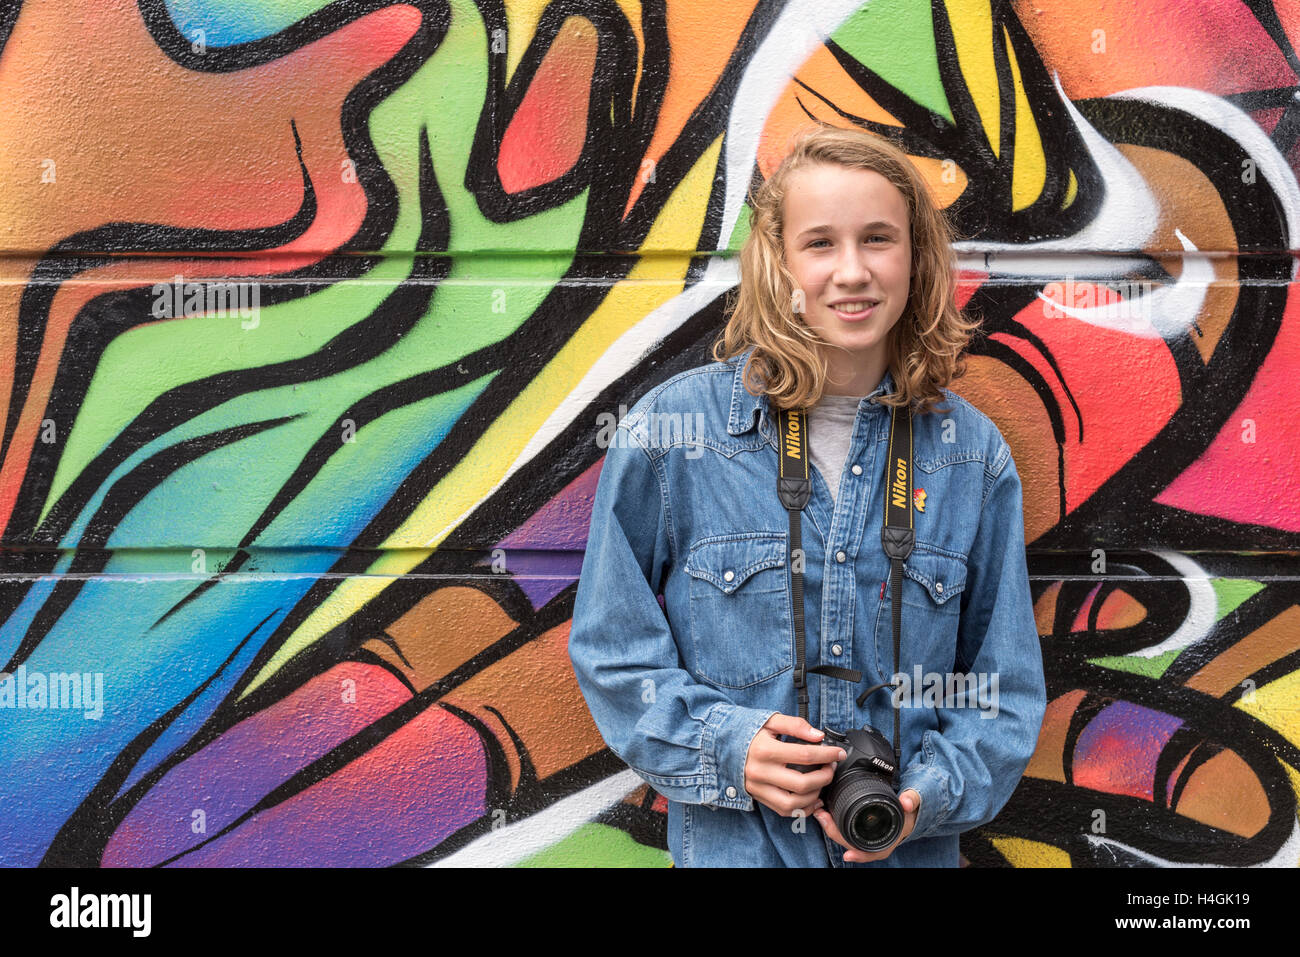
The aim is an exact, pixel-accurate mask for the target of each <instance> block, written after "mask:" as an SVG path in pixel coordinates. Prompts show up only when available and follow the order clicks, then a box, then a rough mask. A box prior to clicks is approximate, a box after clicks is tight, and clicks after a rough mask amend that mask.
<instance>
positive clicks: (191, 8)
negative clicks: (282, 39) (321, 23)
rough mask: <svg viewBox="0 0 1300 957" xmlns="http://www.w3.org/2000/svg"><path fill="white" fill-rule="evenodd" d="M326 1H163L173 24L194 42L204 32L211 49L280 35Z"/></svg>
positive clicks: (204, 38) (204, 39) (205, 41)
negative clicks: (275, 34)
mask: <svg viewBox="0 0 1300 957" xmlns="http://www.w3.org/2000/svg"><path fill="white" fill-rule="evenodd" d="M328 2H329V0H287V2H286V0H253V2H249V0H166V3H167V12H168V13H170V14H171V17H172V22H174V23H175V24H176V29H178V30H179V31H180V32H181V33H182V34H184V35H185V36H186V37H187V38H189V39H190V40H191V41H193V40H194V39H195V38H196V37H197V33H196V32H195V31H198V30H202V31H203V42H204V43H206V44H207V45H208V46H210V47H228V46H234V45H235V44H238V43H248V42H249V41H251V40H260V39H262V38H263V37H268V36H271V35H272V34H274V33H279V32H280V31H281V30H283V29H285V28H286V27H289V26H292V25H293V24H294V23H297V22H298V21H299V20H301V19H302V18H303V17H306V16H308V15H310V14H311V13H314V12H315V11H316V10H319V9H320V8H321V7H324V6H327V5H328Z"/></svg>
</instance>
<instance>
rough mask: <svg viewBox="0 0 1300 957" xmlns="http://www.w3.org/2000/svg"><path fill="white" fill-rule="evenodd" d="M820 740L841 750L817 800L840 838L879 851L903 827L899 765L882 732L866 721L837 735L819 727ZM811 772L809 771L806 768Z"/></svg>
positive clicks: (887, 845)
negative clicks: (896, 788) (896, 782)
mask: <svg viewBox="0 0 1300 957" xmlns="http://www.w3.org/2000/svg"><path fill="white" fill-rule="evenodd" d="M822 731H823V732H824V733H825V735H826V737H824V738H823V739H822V742H821V743H822V744H826V745H833V746H837V747H841V748H843V749H844V753H845V758H844V760H843V761H841V762H840V763H839V766H838V767H837V768H836V769H835V776H834V777H833V778H831V782H830V783H829V784H827V785H826V787H824V788H823V789H822V793H821V798H822V802H823V803H824V804H825V805H826V810H827V812H828V813H829V814H830V816H831V818H832V819H833V820H834V821H835V826H836V827H837V828H839V831H840V834H842V835H843V836H844V839H845V840H846V841H848V842H849V843H850V844H852V845H853V846H854V847H856V848H857V849H858V850H861V851H868V852H872V851H883V850H884V849H885V848H887V847H889V845H891V844H893V843H894V841H896V840H898V835H899V834H900V833H901V832H902V830H903V820H904V817H905V815H904V814H903V806H902V804H900V803H899V800H898V795H897V794H896V793H894V788H893V782H894V774H895V772H896V771H897V770H898V765H897V763H896V762H895V759H894V749H893V748H892V747H890V744H889V741H888V740H886V739H885V736H884V735H883V734H881V733H880V732H879V731H877V730H876V729H875V728H873V727H871V726H870V725H865V724H864V725H863V726H862V729H861V730H858V729H856V728H851V729H849V731H848V732H847V733H846V734H840V733H839V732H838V731H835V730H834V729H832V728H822ZM809 770H811V769H809Z"/></svg>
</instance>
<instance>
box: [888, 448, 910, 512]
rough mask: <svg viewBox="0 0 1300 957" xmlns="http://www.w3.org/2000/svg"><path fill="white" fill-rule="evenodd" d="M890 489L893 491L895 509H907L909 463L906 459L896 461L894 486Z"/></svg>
mask: <svg viewBox="0 0 1300 957" xmlns="http://www.w3.org/2000/svg"><path fill="white" fill-rule="evenodd" d="M890 487H891V489H892V490H893V496H894V507H895V508H907V462H906V461H905V460H904V459H895V460H894V484H893V485H892V486H890Z"/></svg>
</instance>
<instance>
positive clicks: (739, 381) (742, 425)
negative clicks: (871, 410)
mask: <svg viewBox="0 0 1300 957" xmlns="http://www.w3.org/2000/svg"><path fill="white" fill-rule="evenodd" d="M753 351H754V349H753V347H752V346H751V347H750V348H749V349H746V350H745V351H744V352H742V353H741V354H740V355H738V356H736V357H735V359H733V360H732V361H734V362H735V364H736V371H735V374H734V375H733V376H732V383H731V418H730V420H728V422H727V432H728V433H730V434H731V435H744V434H745V433H746V432H748V431H749V430H750V429H752V428H753V427H754V413H755V412H761V413H762V415H761V416H760V419H761V421H762V422H763V423H764V426H763V433H764V434H769V433H770V435H769V437H771V438H772V441H773V442H775V438H774V436H775V430H774V429H769V428H768V427H767V426H766V423H767V422H768V421H770V420H771V419H772V418H773V415H772V408H771V405H770V404H769V403H768V400H767V395H766V394H763V395H754V394H753V393H751V392H750V391H749V390H748V389H746V388H745V363H746V362H748V361H749V357H750V355H751V354H752V353H753ZM893 391H894V378H893V376H891V375H890V374H889V370H888V369H886V370H885V375H884V378H882V379H881V380H880V384H879V385H878V386H876V388H875V389H873V390H872V391H871V393H870V394H869V395H867V396H865V398H866V399H872V398H874V397H876V396H878V395H888V394H889V393H890V392H893Z"/></svg>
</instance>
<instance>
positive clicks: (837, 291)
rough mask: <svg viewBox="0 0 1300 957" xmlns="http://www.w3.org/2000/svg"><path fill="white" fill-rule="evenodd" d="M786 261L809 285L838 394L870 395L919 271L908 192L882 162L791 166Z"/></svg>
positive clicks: (807, 313)
mask: <svg viewBox="0 0 1300 957" xmlns="http://www.w3.org/2000/svg"><path fill="white" fill-rule="evenodd" d="M787 185H788V189H787V192H786V196H785V202H784V208H783V227H782V231H783V235H784V243H785V261H786V266H787V267H788V268H789V270H790V273H791V275H793V276H794V279H795V282H797V283H798V285H799V288H800V289H802V290H803V298H804V303H803V304H804V312H803V317H804V320H805V321H806V322H807V323H808V325H809V326H811V327H812V328H814V329H816V330H818V332H820V333H821V335H822V337H823V338H825V339H826V340H827V341H828V342H829V343H831V344H832V345H833V346H838V347H840V348H832V349H829V350H827V356H826V358H827V361H828V370H829V375H830V381H829V382H828V383H827V385H826V391H827V392H829V393H831V394H834V395H866V394H867V393H868V392H870V391H871V390H872V389H874V388H875V387H876V386H877V385H878V384H879V383H880V379H881V377H883V376H884V374H885V369H886V368H887V367H888V352H887V346H888V337H889V333H890V331H891V330H892V329H893V328H894V325H895V324H896V323H897V322H898V320H899V318H900V317H901V316H902V315H903V312H904V311H905V309H906V308H907V297H908V290H909V289H910V284H911V278H912V268H911V266H912V242H911V224H910V223H909V221H908V215H907V200H906V199H904V198H903V194H902V193H901V192H899V190H898V188H897V187H896V186H894V185H893V184H892V183H890V182H889V181H888V180H887V179H885V177H883V176H881V175H880V174H879V173H877V172H875V171H874V170H864V169H848V168H846V167H842V166H837V165H833V164H817V165H815V166H810V167H807V168H805V169H801V170H798V171H796V172H794V173H793V174H791V176H790V178H789V180H788V184H787Z"/></svg>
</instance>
